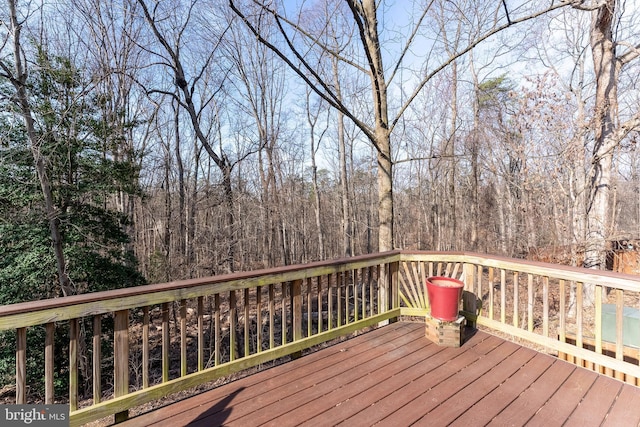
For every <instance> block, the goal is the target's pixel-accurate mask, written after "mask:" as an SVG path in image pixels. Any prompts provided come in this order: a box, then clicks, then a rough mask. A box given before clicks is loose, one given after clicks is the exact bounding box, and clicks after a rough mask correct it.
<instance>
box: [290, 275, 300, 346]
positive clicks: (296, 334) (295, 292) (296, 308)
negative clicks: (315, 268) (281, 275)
mask: <svg viewBox="0 0 640 427" xmlns="http://www.w3.org/2000/svg"><path fill="white" fill-rule="evenodd" d="M291 296H292V298H293V307H292V310H293V341H294V342H295V341H298V340H301V339H302V279H298V280H294V281H293V283H292V284H291Z"/></svg>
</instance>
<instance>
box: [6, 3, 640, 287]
mask: <svg viewBox="0 0 640 427" xmlns="http://www.w3.org/2000/svg"><path fill="white" fill-rule="evenodd" d="M5 3H6V5H7V6H8V7H3V8H2V9H3V11H2V12H0V34H1V35H2V45H1V46H0V53H1V57H0V65H1V68H0V83H1V84H2V94H1V95H0V96H1V97H2V103H3V110H4V112H3V113H2V114H3V119H2V124H1V126H2V143H0V154H2V156H3V160H2V161H1V166H2V167H3V169H1V171H3V172H2V173H4V175H3V177H4V178H3V180H4V181H3V182H13V181H15V179H14V178H11V177H14V176H15V173H16V172H15V169H12V168H15V167H17V166H16V164H18V163H17V162H18V160H16V159H17V157H12V156H10V151H11V150H12V149H13V148H15V147H14V146H16V145H19V144H23V147H28V148H29V150H28V151H27V152H28V153H29V156H31V157H28V160H29V161H28V162H27V163H29V166H28V170H29V171H30V172H29V173H30V174H31V176H32V177H34V180H36V179H37V181H34V182H37V184H38V185H37V186H36V187H34V188H36V190H34V192H35V193H37V194H38V196H37V197H35V198H34V199H33V200H32V201H30V202H28V203H27V202H24V203H23V202H20V203H21V204H19V203H18V202H17V201H15V200H17V196H15V194H14V195H13V196H11V197H14V196H15V197H16V198H15V199H11V200H13V201H11V203H13V204H12V205H11V206H13V207H12V208H9V207H7V208H4V209H6V212H4V214H3V219H2V220H0V221H4V222H5V223H6V224H9V223H12V224H13V223H15V222H16V221H17V218H21V217H22V216H23V215H24V214H25V212H34V211H35V212H36V213H37V215H39V216H40V218H45V219H47V220H48V230H49V236H50V237H48V238H50V239H51V240H50V241H49V243H48V246H49V247H50V248H51V249H52V250H53V252H54V254H55V258H56V263H55V265H57V267H58V268H57V275H56V274H55V271H56V270H54V272H53V273H52V274H51V276H53V277H54V279H52V280H54V281H55V280H56V279H55V278H56V277H57V280H58V281H59V283H60V289H61V293H64V294H66V293H68V292H79V291H80V289H81V288H80V287H79V286H80V285H79V279H75V280H68V276H69V275H70V274H72V272H71V271H70V270H69V269H71V268H72V267H73V263H71V264H70V263H69V258H72V257H74V252H73V251H71V250H70V247H71V245H72V244H71V243H68V240H65V239H67V238H68V236H69V235H70V234H71V233H72V231H69V230H81V229H82V228H81V226H80V225H78V226H77V227H75V228H73V227H71V228H69V227H67V226H68V225H69V223H70V221H66V218H67V217H66V216H65V215H66V214H67V213H69V212H73V206H75V205H74V204H73V203H66V204H65V203H63V200H65V199H64V197H63V196H60V195H61V194H66V193H64V192H65V191H66V190H65V189H66V188H75V189H78V188H83V187H82V186H83V184H84V182H85V181H86V179H85V178H86V177H85V176H84V175H83V173H85V174H88V173H89V172H86V171H88V170H89V169H84V170H85V172H83V170H82V169H78V168H77V167H76V163H77V162H76V161H75V160H74V159H77V160H78V162H79V163H81V164H82V161H85V160H86V159H87V158H89V159H92V160H91V161H93V162H94V163H95V164H99V163H100V162H101V161H103V160H105V159H107V160H113V161H116V162H118V164H125V165H128V166H129V168H128V169H126V170H125V169H117V170H116V172H114V171H111V172H110V173H111V174H115V173H120V175H119V178H118V180H117V182H118V185H113V186H108V188H103V187H101V188H98V189H96V190H94V193H91V194H93V195H95V194H97V193H100V194H102V196H103V197H101V198H92V202H91V204H92V205H99V206H102V207H105V208H107V209H108V210H109V211H114V212H117V213H118V214H120V215H122V216H123V217H124V218H126V219H127V221H124V220H122V221H121V222H120V224H121V227H122V228H123V230H124V231H125V232H126V234H127V236H128V237H129V241H128V242H127V243H121V245H122V246H121V247H120V250H130V251H131V252H132V253H133V254H134V255H135V257H136V259H137V262H138V268H139V270H140V271H141V273H142V274H143V276H144V277H145V278H146V280H147V281H148V282H164V281H171V280H176V279H182V278H193V277H201V276H209V275H216V274H222V273H225V272H231V271H239V270H251V269H256V268H261V267H267V266H276V265H285V264H293V263H304V262H308V261H312V260H320V259H328V258H335V257H341V256H349V255H356V254H362V253H369V252H374V251H378V250H386V249H392V248H415V249H425V250H465V251H467V250H469V251H478V252H486V253H492V254H503V255H508V256H515V257H523V256H526V255H527V253H528V252H529V250H530V248H535V247H538V248H540V247H549V246H551V247H560V246H563V247H564V246H566V247H567V248H572V247H573V248H576V247H580V248H583V249H585V250H586V259H585V261H584V262H585V265H587V266H591V267H598V266H601V264H602V262H601V256H602V252H603V250H604V249H606V245H607V242H610V241H612V240H620V239H634V238H638V237H640V197H639V195H640V147H639V144H638V143H637V140H638V130H639V129H640V81H639V80H638V79H639V78H640V77H639V76H640V68H639V64H640V61H639V60H638V58H637V57H638V56H639V55H640V7H639V5H638V3H637V2H636V1H620V0H618V1H615V0H607V1H599V2H596V1H572V2H561V1H550V2H537V1H519V2H511V1H507V2H495V1H483V0H476V1H459V2H449V1H440V0H438V1H433V2H422V1H407V2H404V1H396V2H393V1H373V0H346V1H343V0H340V1H339V0H318V1H306V2H304V1H282V2H281V1H245V0H234V1H230V2H227V1H218V0H215V1H214V0H200V1H197V0H191V1H189V0H163V1H153V0H138V1H135V0H114V1H108V2H104V1H100V0H69V1H66V2H57V1H55V2H54V1H51V2H49V1H46V0H45V1H42V2H27V1H18V0H7V1H6V2H5ZM43 57H44V58H47V59H48V60H47V61H43V59H42V58H43ZM47 64H49V65H50V66H51V69H50V70H49V72H50V73H51V74H50V76H49V77H48V78H49V79H50V80H51V81H54V82H58V83H55V84H58V86H59V90H56V91H53V90H48V88H50V87H51V86H53V85H54V83H51V81H50V82H49V83H50V85H49V86H47V84H45V83H46V81H45V79H44V77H43V78H41V79H40V80H38V81H39V82H40V83H41V84H39V85H36V84H33V83H32V82H31V80H29V79H30V78H32V77H33V76H37V75H40V74H42V73H44V71H46V70H47V69H46V67H47ZM51 64H58V65H56V66H54V65H51ZM43 70H44V71H43ZM65 70H66V72H68V73H69V78H68V80H63V77H64V76H65V75H63V71H65ZM70 70H71V71H72V72H71V71H70ZM38 73H40V74H38ZM58 86H56V87H58ZM41 105H45V106H48V107H47V108H51V109H55V111H56V112H57V114H58V115H57V116H56V117H58V119H57V120H58V121H54V122H53V123H50V121H51V120H49V119H48V117H49V116H47V111H48V110H43V108H44V107H42V108H41V107H39V106H41ZM83 109H88V110H87V111H89V112H88V113H86V115H87V116H89V117H90V118H91V120H94V121H96V122H98V121H99V122H100V123H102V125H101V126H102V127H101V128H100V129H102V131H101V132H97V131H95V130H94V131H91V133H90V132H89V131H88V130H82V129H81V128H80V127H79V126H76V124H77V123H79V121H80V119H79V118H80V117H81V114H85V113H82V112H81V111H83ZM43 111H44V112H43ZM83 117H84V116H83ZM18 124H19V125H18ZM47 126H50V128H47ZM18 128H19V130H20V131H21V132H22V133H21V135H24V136H21V137H19V138H17V137H15V135H14V134H13V132H14V131H16V129H18ZM43 128H47V132H46V135H56V138H55V139H53V138H51V139H47V138H44V137H42V135H44V134H45V132H44V131H43V130H42V129H43ZM87 129H88V128H87ZM59 135H62V137H59V138H58V137H57V136H59ZM72 139H73V140H74V141H87V140H92V141H96V145H94V146H91V147H89V148H87V147H85V146H83V147H84V148H82V149H71V148H70V147H71V144H70V143H69V141H70V140H72ZM53 140H55V141H56V142H55V144H54V145H52V146H51V147H53V148H51V149H47V148H46V147H47V145H46V144H49V143H51V142H50V141H53ZM16 141H18V142H16ZM56 152H57V153H63V155H61V159H63V160H61V161H60V162H58V163H55V164H54V162H53V161H52V160H51V159H52V158H53V157H54V155H55V153H56ZM83 153H85V154H86V153H91V156H84V155H83ZM65 159H66V160H65ZM80 159H85V160H82V161H81V160H80ZM54 166H55V168H56V169H55V170H54ZM12 170H14V172H11V171H12ZM7 171H8V172H7ZM118 171H119V172H118ZM12 173H13V174H14V175H12ZM123 177H124V179H123ZM94 178H95V177H94ZM95 180H97V181H98V182H103V183H111V182H116V179H115V178H114V177H113V175H110V174H106V173H105V174H103V175H99V176H98V177H97V178H95ZM105 187H107V186H106V184H105ZM47 192H48V193H47ZM87 194H88V193H82V194H79V195H78V196H77V197H78V198H82V197H88V196H87ZM92 197H93V196H92ZM6 200H10V198H9V196H6V194H5V195H3V194H0V203H4V202H5V201H6ZM69 200H71V198H69ZM96 200H97V201H96ZM9 204H10V203H9V202H7V206H9ZM18 205H19V206H18ZM84 226H85V225H82V227H84ZM60 227H62V232H61V234H62V236H61V237H60V233H58V238H57V240H56V234H55V231H56V229H57V228H60ZM64 227H67V228H64ZM65 230H66V231H65ZM82 236H83V237H82V239H80V241H81V242H82V243H75V244H78V245H80V244H85V245H86V244H88V241H89V240H91V239H92V237H90V236H91V234H89V233H86V234H83V235H82ZM65 242H67V243H65ZM65 245H66V246H65ZM58 246H60V247H59V248H58ZM57 249H60V250H57ZM105 250H106V249H105ZM569 252H570V251H569ZM574 252H575V251H574ZM52 257H53V255H52ZM65 257H66V258H65ZM52 265H54V264H53V263H52ZM5 267H6V266H5ZM6 268H8V267H6ZM65 277H67V279H65ZM87 286H89V287H90V285H87Z"/></svg>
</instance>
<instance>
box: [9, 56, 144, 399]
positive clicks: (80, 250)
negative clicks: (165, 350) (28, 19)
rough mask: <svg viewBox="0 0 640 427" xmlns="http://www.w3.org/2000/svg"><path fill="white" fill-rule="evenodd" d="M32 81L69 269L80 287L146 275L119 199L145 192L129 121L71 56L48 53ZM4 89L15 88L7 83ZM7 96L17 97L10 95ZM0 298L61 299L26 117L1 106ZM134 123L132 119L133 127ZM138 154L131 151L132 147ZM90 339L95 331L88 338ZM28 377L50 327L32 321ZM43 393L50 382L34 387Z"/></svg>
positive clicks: (35, 375)
mask: <svg viewBox="0 0 640 427" xmlns="http://www.w3.org/2000/svg"><path fill="white" fill-rule="evenodd" d="M33 70H37V71H36V72H34V73H33V74H32V75H31V80H30V81H29V91H30V95H31V97H30V103H31V108H32V111H33V116H34V119H35V122H36V126H37V128H36V131H37V137H38V142H37V149H38V150H39V152H40V153H41V154H42V157H43V160H44V164H45V167H46V174H47V178H48V180H49V182H50V185H51V189H52V193H53V197H54V205H55V209H56V212H57V220H58V222H59V227H60V232H61V238H62V242H63V250H64V254H65V258H66V263H67V271H68V274H69V278H70V280H71V283H72V284H73V286H74V288H75V291H76V292H77V293H85V292H95V291H102V290H109V289H115V288H122V287H128V286H137V285H140V284H143V283H144V282H145V280H144V278H143V277H142V275H141V274H140V273H139V272H138V270H137V263H136V260H135V257H134V256H133V254H132V252H131V250H129V236H128V234H127V232H126V226H127V225H128V223H127V221H128V219H127V217H126V215H123V214H122V213H120V212H118V211H117V210H116V206H117V204H116V197H123V196H126V195H127V194H133V193H135V192H136V191H138V189H137V186H136V182H137V178H138V170H137V167H136V166H135V163H134V159H133V157H132V156H130V155H122V150H121V149H120V146H119V145H118V144H121V143H122V142H123V141H122V138H121V137H114V135H116V136H117V135H122V132H120V131H119V129H118V126H120V127H122V126H123V125H122V123H121V122H119V121H114V119H113V117H106V116H105V115H104V114H103V111H104V110H103V109H101V108H100V105H98V104H97V103H96V102H94V100H96V99H100V96H98V95H97V94H95V93H94V89H93V88H92V87H91V86H90V85H89V84H88V83H87V82H86V81H85V79H84V76H83V74H82V72H81V70H78V69H76V68H75V67H74V66H73V64H72V63H71V62H70V61H69V60H68V59H66V58H60V57H50V56H49V55H48V54H47V52H45V51H44V50H42V49H41V50H40V51H39V56H38V67H34V68H33ZM0 88H1V91H2V92H10V85H9V84H8V82H6V81H2V80H0ZM3 99H8V98H3ZM0 107H1V108H2V111H4V114H3V115H0V304H3V305H4V304H11V303H16V302H23V301H30V300H39V299H45V298H53V297H58V296H61V292H60V287H59V282H58V275H57V268H56V262H55V257H54V254H53V249H52V243H51V234H50V230H49V219H48V218H47V215H46V211H45V207H44V198H43V195H42V190H41V187H40V182H39V180H38V176H37V172H36V168H35V165H34V156H33V153H32V149H33V147H32V144H31V141H29V140H28V138H27V135H26V132H25V129H24V126H23V122H22V118H21V117H20V116H19V115H18V114H12V113H14V112H15V108H14V107H13V106H12V105H10V104H5V105H0ZM125 126H126V124H125ZM129 154H131V153H129ZM59 326H60V327H58V328H57V329H56V384H57V386H59V387H61V388H62V389H64V388H65V387H66V386H67V383H68V372H67V371H68V358H67V354H68V336H65V334H67V333H68V332H67V328H65V327H63V326H62V325H59ZM87 339H88V338H87ZM0 340H2V341H1V342H0V381H2V384H0V387H1V386H2V385H3V384H7V383H11V382H13V378H12V377H13V375H14V370H15V333H13V332H7V333H4V334H0ZM27 340H28V348H29V351H28V362H27V378H31V379H40V378H42V376H43V363H42V360H43V354H42V353H43V349H44V345H43V343H44V331H43V330H42V328H29V330H28V335H27ZM30 386H31V387H32V388H31V391H32V392H34V393H40V392H42V390H41V388H42V387H43V384H40V383H37V384H34V385H30Z"/></svg>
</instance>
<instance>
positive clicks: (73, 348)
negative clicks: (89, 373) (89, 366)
mask: <svg viewBox="0 0 640 427" xmlns="http://www.w3.org/2000/svg"><path fill="white" fill-rule="evenodd" d="M79 322H80V321H79V320H78V319H71V320H69V410H71V411H75V410H77V409H78V346H79V342H78V341H79V334H80V324H79Z"/></svg>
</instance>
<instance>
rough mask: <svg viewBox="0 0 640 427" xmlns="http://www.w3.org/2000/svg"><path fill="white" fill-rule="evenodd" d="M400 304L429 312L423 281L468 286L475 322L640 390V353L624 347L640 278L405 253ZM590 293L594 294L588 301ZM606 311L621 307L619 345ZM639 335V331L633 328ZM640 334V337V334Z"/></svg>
mask: <svg viewBox="0 0 640 427" xmlns="http://www.w3.org/2000/svg"><path fill="white" fill-rule="evenodd" d="M399 271H400V273H401V277H399V280H398V282H399V285H398V286H399V297H400V300H401V301H402V303H403V304H405V305H407V306H408V307H410V309H408V310H407V309H402V310H401V312H402V313H403V314H407V313H411V314H414V315H420V314H421V313H426V311H427V309H426V305H422V304H421V302H422V301H424V300H425V299H426V298H425V297H424V296H420V294H419V292H423V293H424V292H425V290H424V286H420V284H421V283H423V282H424V278H425V277H426V276H430V275H445V276H452V277H456V278H458V279H461V280H463V281H464V282H465V290H466V292H465V295H463V304H464V307H463V311H462V312H463V314H464V315H465V316H466V317H467V320H468V321H470V322H471V323H475V324H477V325H480V326H482V327H486V328H488V329H490V330H493V331H498V332H501V333H503V334H505V336H506V337H507V338H510V339H516V340H524V341H526V342H528V343H531V344H533V345H534V346H535V348H537V349H539V350H544V351H547V352H550V353H552V354H555V355H558V356H559V357H560V358H562V359H564V360H568V361H570V362H572V363H575V364H577V365H579V366H582V367H585V368H588V369H592V370H594V371H597V372H600V373H603V374H606V375H608V376H612V377H615V378H618V379H620V380H622V381H625V382H627V383H630V384H633V385H637V386H640V367H639V366H638V360H640V348H638V346H637V344H636V345H633V346H630V345H625V343H624V340H623V326H624V323H623V310H624V308H625V307H627V308H629V307H631V308H633V309H640V277H638V276H631V275H624V274H619V273H613V272H609V271H599V270H589V269H584V268H577V267H568V266H559V265H554V264H547V263H540V262H533V261H525V260H516V259H510V258H502V257H495V256H484V255H478V254H469V253H424V252H422V253H419V252H414V253H410V252H403V253H402V256H401V264H400V266H399ZM587 287H591V289H593V292H592V294H593V298H592V300H588V299H587V298H586V295H587V292H586V290H587ZM604 304H611V305H615V312H616V315H615V317H616V322H615V338H613V339H612V337H609V340H608V341H605V340H604V337H603V320H602V319H603V316H602V313H603V307H604ZM639 321H640V319H639ZM630 326H632V327H634V328H635V327H638V328H640V324H638V323H635V324H633V323H631V325H630ZM638 332H639V335H640V331H638Z"/></svg>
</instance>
